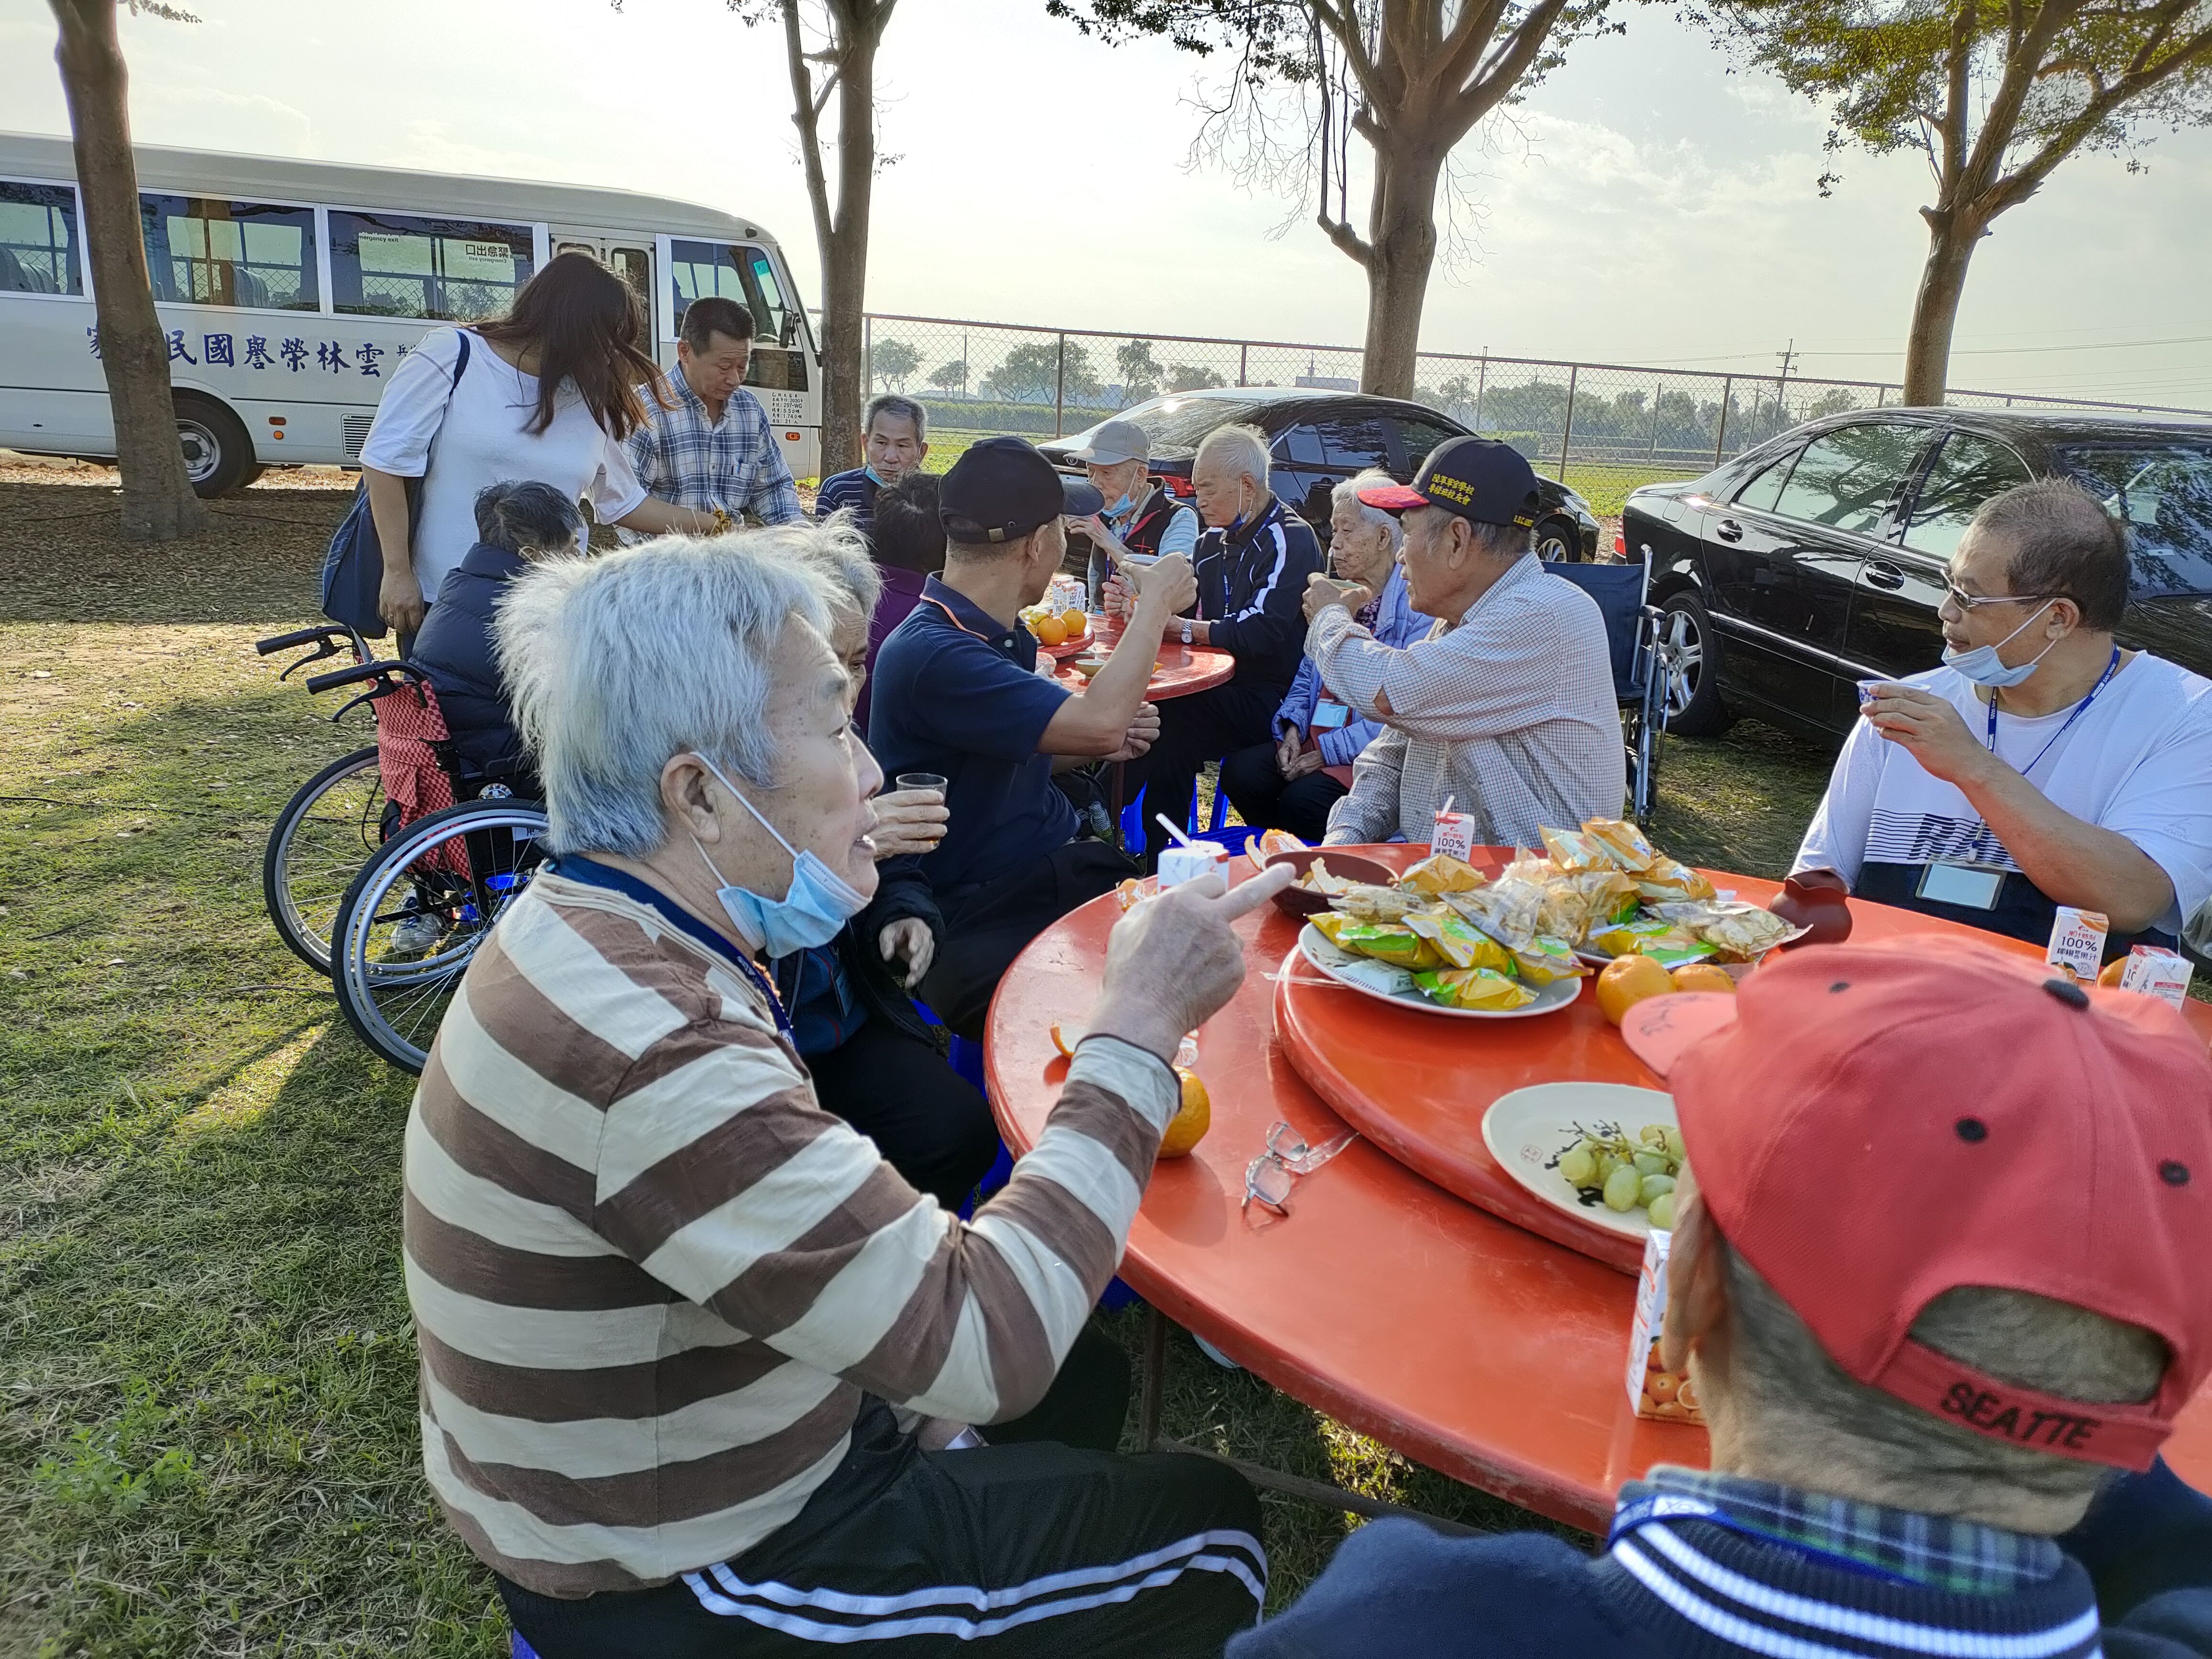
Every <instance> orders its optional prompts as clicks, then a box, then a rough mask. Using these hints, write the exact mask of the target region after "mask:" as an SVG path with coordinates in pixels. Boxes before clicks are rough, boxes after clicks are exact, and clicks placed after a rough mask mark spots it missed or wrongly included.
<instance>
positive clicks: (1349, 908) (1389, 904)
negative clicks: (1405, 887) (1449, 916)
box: [1329, 881, 1430, 921]
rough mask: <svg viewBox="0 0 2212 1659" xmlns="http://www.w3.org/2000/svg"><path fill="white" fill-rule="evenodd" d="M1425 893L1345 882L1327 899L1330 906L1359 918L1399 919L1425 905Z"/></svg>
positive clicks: (1365, 919)
mask: <svg viewBox="0 0 2212 1659" xmlns="http://www.w3.org/2000/svg"><path fill="white" fill-rule="evenodd" d="M1429 902H1430V900H1429V897H1428V896H1427V895H1426V894H1425V893H1407V892H1403V891H1401V890H1399V889H1398V888H1395V887H1381V886H1377V885H1376V884H1373V883H1371V882H1364V881H1355V882H1346V884H1344V886H1343V887H1342V888H1341V889H1340V890H1339V891H1338V892H1337V893H1336V894H1335V895H1334V896H1332V897H1331V898H1330V900H1329V906H1330V908H1333V909H1337V910H1341V911H1343V912H1344V914H1345V915H1348V916H1352V917H1355V918H1357V919H1358V921H1402V920H1403V919H1404V918H1405V917H1407V916H1408V915H1412V914H1413V912H1414V911H1416V910H1421V909H1425V908H1428V905H1429Z"/></svg>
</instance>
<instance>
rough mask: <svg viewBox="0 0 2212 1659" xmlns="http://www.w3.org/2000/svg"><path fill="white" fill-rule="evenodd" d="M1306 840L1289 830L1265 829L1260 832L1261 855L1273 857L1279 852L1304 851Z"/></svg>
mask: <svg viewBox="0 0 2212 1659" xmlns="http://www.w3.org/2000/svg"><path fill="white" fill-rule="evenodd" d="M1305 850H1306V844H1305V842H1302V841H1300V840H1299V839H1298V838H1297V836H1294V835H1292V834H1291V832H1290V831H1289V830H1287V829H1263V830H1261V832H1260V856H1261V857H1262V858H1273V857H1274V856H1275V854H1278V853H1303V852H1304V851H1305Z"/></svg>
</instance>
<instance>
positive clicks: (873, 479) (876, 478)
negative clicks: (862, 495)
mask: <svg viewBox="0 0 2212 1659" xmlns="http://www.w3.org/2000/svg"><path fill="white" fill-rule="evenodd" d="M860 471H863V472H865V473H866V474H867V475H868V482H869V483H872V484H873V485H875V487H876V488H877V489H890V482H891V481H890V479H889V478H886V477H884V475H883V474H882V473H880V472H878V471H876V464H875V463H874V462H873V461H870V462H868V463H867V464H866V465H864V466H863V467H861V469H860Z"/></svg>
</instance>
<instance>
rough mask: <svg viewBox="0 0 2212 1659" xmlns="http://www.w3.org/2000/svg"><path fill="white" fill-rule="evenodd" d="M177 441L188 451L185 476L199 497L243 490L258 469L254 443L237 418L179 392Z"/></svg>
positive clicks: (207, 400)
mask: <svg viewBox="0 0 2212 1659" xmlns="http://www.w3.org/2000/svg"><path fill="white" fill-rule="evenodd" d="M174 401H175V404H176V409H177V438H178V441H179V442H180V443H182V444H183V446H184V449H185V477H187V478H188V479H190V480H191V486H192V491H193V493H194V494H195V495H228V494H229V493H230V492H231V491H232V490H234V489H243V488H244V487H245V486H246V483H247V482H248V479H249V477H250V475H251V474H252V473H253V472H254V471H257V470H258V469H257V468H256V467H255V465H254V462H253V441H252V439H250V438H248V437H247V436H246V428H245V427H244V426H243V425H242V424H241V423H240V421H239V418H238V416H235V415H234V414H232V413H231V412H230V411H229V410H227V409H225V408H224V407H223V406H222V404H219V403H216V401H215V400H214V399H213V398H195V397H193V396H191V394H190V393H189V392H179V393H178V394H177V396H176V398H175V399H174Z"/></svg>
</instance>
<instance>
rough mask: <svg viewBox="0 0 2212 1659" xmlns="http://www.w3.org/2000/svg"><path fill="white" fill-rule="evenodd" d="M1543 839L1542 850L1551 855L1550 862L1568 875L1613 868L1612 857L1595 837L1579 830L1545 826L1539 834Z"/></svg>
mask: <svg viewBox="0 0 2212 1659" xmlns="http://www.w3.org/2000/svg"><path fill="white" fill-rule="evenodd" d="M1539 833H1540V834H1541V835H1542V836H1543V837H1544V850H1545V851H1547V852H1548V853H1549V854H1551V855H1552V862H1553V864H1555V865H1557V866H1559V868H1560V869H1562V870H1564V871H1565V872H1567V873H1568V874H1570V875H1573V874H1575V873H1576V872H1579V871H1583V870H1610V869H1613V868H1614V867H1615V866H1614V865H1613V855H1612V854H1610V853H1608V852H1607V851H1606V849H1605V848H1604V846H1603V845H1602V844H1601V843H1600V842H1598V841H1597V839H1596V838H1595V836H1586V835H1584V834H1583V832H1582V831H1581V830H1579V829H1552V828H1550V827H1548V826H1547V827H1546V828H1545V829H1542V830H1541V831H1540V832H1539Z"/></svg>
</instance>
